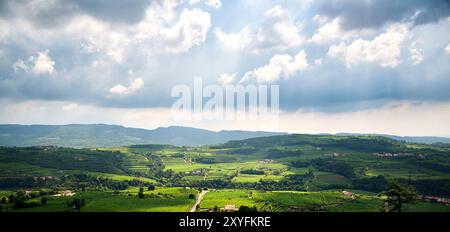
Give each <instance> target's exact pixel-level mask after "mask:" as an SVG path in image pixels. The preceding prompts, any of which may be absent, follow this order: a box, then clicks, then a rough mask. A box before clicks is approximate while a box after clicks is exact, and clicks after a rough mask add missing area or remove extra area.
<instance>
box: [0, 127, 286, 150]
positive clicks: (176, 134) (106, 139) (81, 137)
mask: <svg viewBox="0 0 450 232" xmlns="http://www.w3.org/2000/svg"><path fill="white" fill-rule="evenodd" d="M283 134H286V133H279V132H264V131H256V132H252V131H228V130H224V131H219V132H215V131H210V130H204V129H197V128H190V127H181V126H170V127H159V128H156V129H154V130H147V129H140V128H129V127H123V126H118V125H106V124H69V125H18V124H0V146H18V147H22V146H41V145H56V146H64V147H114V146H127V145H134V144H170V145H176V146H199V145H208V144H219V143H225V142H227V141H229V140H241V139H248V138H255V137H265V136H273V135H283Z"/></svg>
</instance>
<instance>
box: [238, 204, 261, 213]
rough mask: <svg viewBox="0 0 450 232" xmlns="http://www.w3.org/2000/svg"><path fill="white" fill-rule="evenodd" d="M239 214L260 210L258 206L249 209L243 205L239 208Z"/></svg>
mask: <svg viewBox="0 0 450 232" xmlns="http://www.w3.org/2000/svg"><path fill="white" fill-rule="evenodd" d="M239 212H258V209H257V208H256V206H253V207H248V206H245V205H241V206H240V207H239Z"/></svg>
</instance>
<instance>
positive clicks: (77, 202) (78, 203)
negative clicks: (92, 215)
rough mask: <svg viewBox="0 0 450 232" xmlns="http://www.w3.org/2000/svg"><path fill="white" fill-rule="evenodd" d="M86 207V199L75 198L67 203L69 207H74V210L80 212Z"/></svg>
mask: <svg viewBox="0 0 450 232" xmlns="http://www.w3.org/2000/svg"><path fill="white" fill-rule="evenodd" d="M85 205H86V200H85V199H84V198H75V199H73V200H70V201H68V202H67V206H68V207H72V208H73V209H75V210H77V211H80V209H81V208H82V207H83V206H85Z"/></svg>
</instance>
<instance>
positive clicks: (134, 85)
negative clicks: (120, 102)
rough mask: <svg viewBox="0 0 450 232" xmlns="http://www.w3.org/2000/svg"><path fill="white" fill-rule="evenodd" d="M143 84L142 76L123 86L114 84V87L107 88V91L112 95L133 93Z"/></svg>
mask: <svg viewBox="0 0 450 232" xmlns="http://www.w3.org/2000/svg"><path fill="white" fill-rule="evenodd" d="M143 86H144V80H143V79H142V78H136V79H134V80H133V81H132V82H131V83H130V85H129V86H128V87H125V86H123V85H121V84H118V85H115V86H114V87H112V88H110V89H109V93H111V94H113V95H119V96H123V95H128V94H131V93H134V92H136V91H138V90H139V89H141V88H142V87H143Z"/></svg>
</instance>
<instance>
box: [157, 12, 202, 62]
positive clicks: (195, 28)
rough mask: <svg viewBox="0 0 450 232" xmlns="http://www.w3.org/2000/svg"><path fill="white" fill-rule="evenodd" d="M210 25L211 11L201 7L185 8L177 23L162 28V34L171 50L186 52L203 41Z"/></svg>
mask: <svg viewBox="0 0 450 232" xmlns="http://www.w3.org/2000/svg"><path fill="white" fill-rule="evenodd" d="M210 27H211V17H210V15H209V13H207V12H204V11H202V10H199V9H193V10H186V9H185V10H184V11H183V12H182V13H181V15H180V19H179V20H178V22H177V23H175V25H173V26H172V27H170V28H164V29H162V30H161V36H162V39H163V40H164V41H165V44H166V48H167V50H168V51H169V52H175V53H177V52H185V51H187V50H189V49H190V48H191V47H192V46H194V45H199V44H201V43H203V42H204V41H205V40H206V33H207V32H208V30H209V28H210Z"/></svg>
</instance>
